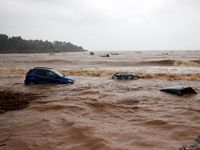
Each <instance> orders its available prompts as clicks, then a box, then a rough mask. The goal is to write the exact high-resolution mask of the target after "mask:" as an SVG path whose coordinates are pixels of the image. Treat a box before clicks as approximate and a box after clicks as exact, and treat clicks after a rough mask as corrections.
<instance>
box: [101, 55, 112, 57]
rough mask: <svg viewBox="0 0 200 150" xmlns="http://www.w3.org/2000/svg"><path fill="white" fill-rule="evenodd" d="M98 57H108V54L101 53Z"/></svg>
mask: <svg viewBox="0 0 200 150" xmlns="http://www.w3.org/2000/svg"><path fill="white" fill-rule="evenodd" d="M100 57H110V55H109V54H101V55H100Z"/></svg>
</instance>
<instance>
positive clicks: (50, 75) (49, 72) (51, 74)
mask: <svg viewBox="0 0 200 150" xmlns="http://www.w3.org/2000/svg"><path fill="white" fill-rule="evenodd" d="M46 76H48V77H50V78H56V77H57V75H56V74H55V73H53V72H51V71H47V72H46Z"/></svg>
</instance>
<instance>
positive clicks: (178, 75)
mask: <svg viewBox="0 0 200 150" xmlns="http://www.w3.org/2000/svg"><path fill="white" fill-rule="evenodd" d="M27 71H28V70H27V69H23V68H0V74H5V75H9V76H12V75H25V74H26V72H27ZM60 71H61V72H62V73H64V74H66V75H69V76H89V77H109V78H111V76H112V75H113V74H114V73H116V72H122V70H120V69H118V70H112V69H98V70H95V69H79V70H77V69H61V70H60ZM128 72H129V73H131V74H135V75H138V76H140V78H143V79H153V78H156V79H163V80H200V72H199V71H197V72H195V71H190V70H189V71H187V72H184V71H182V72H179V71H175V72H174V71H168V70H167V71H164V72H163V71H162V72H160V70H159V68H158V69H157V71H153V70H152V71H151V70H150V71H149V70H145V69H143V70H138V71H128Z"/></svg>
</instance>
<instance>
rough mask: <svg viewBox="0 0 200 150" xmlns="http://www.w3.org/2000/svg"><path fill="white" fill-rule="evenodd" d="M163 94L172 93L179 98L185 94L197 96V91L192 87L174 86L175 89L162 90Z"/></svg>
mask: <svg viewBox="0 0 200 150" xmlns="http://www.w3.org/2000/svg"><path fill="white" fill-rule="evenodd" d="M160 91H162V92H167V93H172V94H176V95H179V96H182V95H184V94H197V93H196V91H195V90H194V89H193V88H192V87H189V86H188V87H183V86H174V87H166V88H163V89H160Z"/></svg>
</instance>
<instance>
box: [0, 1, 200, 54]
mask: <svg viewBox="0 0 200 150" xmlns="http://www.w3.org/2000/svg"><path fill="white" fill-rule="evenodd" d="M0 33H4V34H8V35H9V36H18V35H19V36H22V38H25V39H42V40H50V41H54V40H62V41H67V42H68V41H70V42H72V43H74V44H77V45H81V46H83V47H84V48H86V49H88V50H138V49H142V50H149V49H150V50H160V49H200V0H0Z"/></svg>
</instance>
